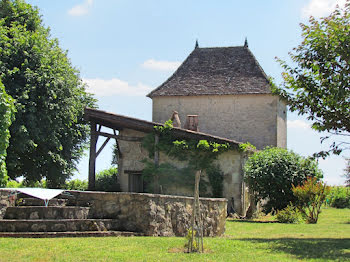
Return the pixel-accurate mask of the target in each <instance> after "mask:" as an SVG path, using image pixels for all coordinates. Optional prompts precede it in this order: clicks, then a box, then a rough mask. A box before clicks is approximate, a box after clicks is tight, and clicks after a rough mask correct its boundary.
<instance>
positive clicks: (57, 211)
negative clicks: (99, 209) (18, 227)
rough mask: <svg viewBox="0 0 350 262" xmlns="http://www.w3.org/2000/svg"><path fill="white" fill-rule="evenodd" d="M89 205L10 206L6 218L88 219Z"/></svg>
mask: <svg viewBox="0 0 350 262" xmlns="http://www.w3.org/2000/svg"><path fill="white" fill-rule="evenodd" d="M89 209H90V208H89V207H60V206H48V207H45V206H20V207H8V208H7V209H6V212H5V216H4V219H29V220H32V219H87V218H88V215H89Z"/></svg>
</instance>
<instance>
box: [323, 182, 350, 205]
mask: <svg viewBox="0 0 350 262" xmlns="http://www.w3.org/2000/svg"><path fill="white" fill-rule="evenodd" d="M327 203H328V204H329V205H330V206H331V207H335V208H350V188H347V187H341V186H333V187H331V189H330V192H329V194H328V195H327Z"/></svg>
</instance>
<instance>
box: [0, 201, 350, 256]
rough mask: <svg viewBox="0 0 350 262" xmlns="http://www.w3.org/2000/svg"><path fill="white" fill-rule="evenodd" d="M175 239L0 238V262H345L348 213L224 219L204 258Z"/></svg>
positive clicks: (349, 251) (349, 234)
mask: <svg viewBox="0 0 350 262" xmlns="http://www.w3.org/2000/svg"><path fill="white" fill-rule="evenodd" d="M184 243H185V240H184V238H177V237H170V238H167V237H107V238H52V239H15V238H0V261H330V260H332V261H350V209H334V208H326V209H324V210H323V212H322V214H321V215H320V219H319V222H318V223H317V224H316V225H311V224H297V225H294V224H279V223H270V221H263V220H259V221H256V220H254V221H239V220H228V221H227V223H226V234H225V235H224V236H223V237H217V238H205V240H204V244H205V246H206V247H207V249H208V252H207V253H205V254H184V253H176V252H174V251H176V250H178V249H180V248H181V247H183V245H184Z"/></svg>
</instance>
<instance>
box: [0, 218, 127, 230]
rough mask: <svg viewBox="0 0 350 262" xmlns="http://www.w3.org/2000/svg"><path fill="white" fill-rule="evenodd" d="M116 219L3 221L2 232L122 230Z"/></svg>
mask: <svg viewBox="0 0 350 262" xmlns="http://www.w3.org/2000/svg"><path fill="white" fill-rule="evenodd" d="M119 224H120V223H119V221H118V220H116V219H47V220H41V219H37V220H26V219H17V220H14V219H2V220H0V232H75V231H114V230H120V225H119Z"/></svg>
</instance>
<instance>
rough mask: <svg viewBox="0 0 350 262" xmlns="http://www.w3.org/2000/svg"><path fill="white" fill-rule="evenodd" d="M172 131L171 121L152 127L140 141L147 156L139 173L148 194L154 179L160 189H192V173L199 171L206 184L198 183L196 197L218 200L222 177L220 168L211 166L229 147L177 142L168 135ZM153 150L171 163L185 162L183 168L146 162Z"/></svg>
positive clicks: (186, 141)
mask: <svg viewBox="0 0 350 262" xmlns="http://www.w3.org/2000/svg"><path fill="white" fill-rule="evenodd" d="M172 128H173V125H172V121H171V120H168V121H167V122H165V124H164V125H163V126H155V127H154V131H153V132H152V133H150V134H148V135H147V136H146V137H145V138H144V140H143V143H142V146H143V148H145V149H146V150H147V151H148V153H149V159H144V163H145V168H144V170H143V177H144V180H145V182H146V184H147V185H148V191H152V189H153V188H154V183H155V181H154V180H155V179H154V178H155V177H156V176H157V178H158V181H157V182H158V183H159V185H160V186H162V187H164V188H167V187H169V186H171V185H178V186H181V187H183V188H188V189H192V188H193V186H194V177H195V175H194V174H195V172H196V171H197V170H202V171H205V172H206V174H207V176H208V181H206V180H204V179H201V181H200V195H201V196H208V197H209V196H211V197H221V196H222V189H223V186H222V182H223V173H222V171H221V170H220V167H219V166H218V165H215V164H214V161H215V159H216V158H217V156H218V155H219V154H220V153H222V152H224V151H226V150H228V149H229V145H228V144H219V143H215V142H209V141H207V140H195V139H182V140H178V138H177V137H175V136H174V134H173V132H172V131H171V130H172ZM156 135H157V136H158V137H159V141H158V143H157V144H156V143H155V136H156ZM155 150H159V151H160V152H163V153H164V154H166V155H167V156H169V157H171V158H173V159H175V160H178V161H185V162H187V166H186V167H184V168H177V167H175V166H174V165H173V164H170V163H167V162H166V163H161V164H159V165H157V164H155V163H154V161H151V160H150V159H153V157H154V153H155ZM208 186H210V187H211V189H212V190H211V191H212V194H208V190H207V189H208ZM146 190H147V189H146Z"/></svg>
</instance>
